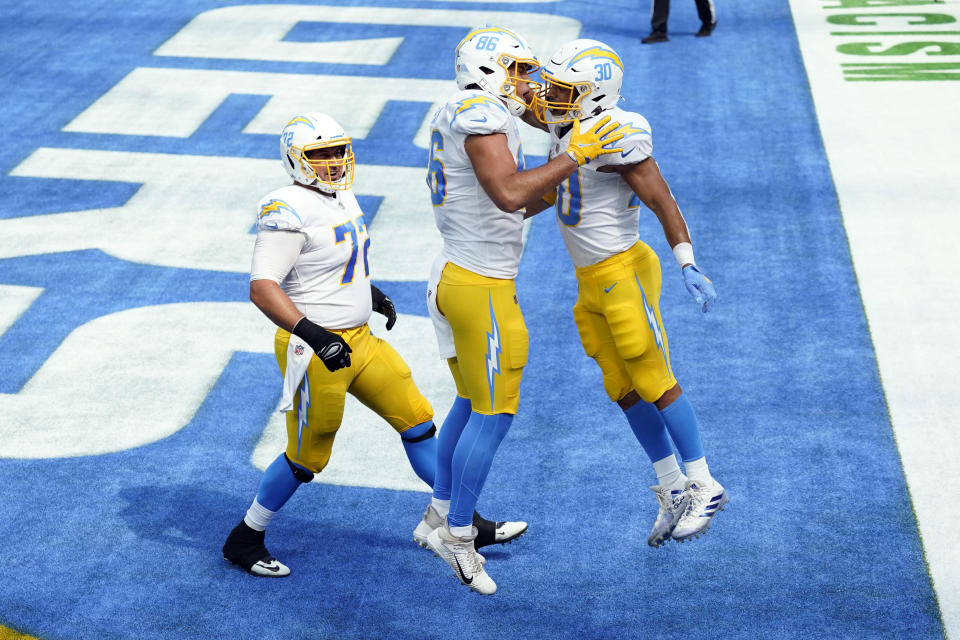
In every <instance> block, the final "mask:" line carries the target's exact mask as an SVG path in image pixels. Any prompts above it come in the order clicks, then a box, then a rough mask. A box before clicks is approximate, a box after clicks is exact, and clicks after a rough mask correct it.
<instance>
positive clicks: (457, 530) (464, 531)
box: [450, 524, 473, 538]
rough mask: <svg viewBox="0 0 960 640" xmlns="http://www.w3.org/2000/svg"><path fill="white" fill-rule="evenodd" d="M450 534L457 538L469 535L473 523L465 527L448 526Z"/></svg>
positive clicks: (470, 534)
mask: <svg viewBox="0 0 960 640" xmlns="http://www.w3.org/2000/svg"><path fill="white" fill-rule="evenodd" d="M450 534H451V535H455V536H457V537H458V538H464V537H469V536H472V535H473V525H472V524H468V525H467V526H465V527H450Z"/></svg>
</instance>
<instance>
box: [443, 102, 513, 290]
mask: <svg viewBox="0 0 960 640" xmlns="http://www.w3.org/2000/svg"><path fill="white" fill-rule="evenodd" d="M430 129H431V131H430V161H429V164H428V166H427V185H428V186H429V187H430V190H431V199H432V201H433V213H434V217H435V219H436V223H437V229H439V230H440V235H441V236H442V237H443V255H444V257H446V258H447V260H449V261H450V262H453V263H454V264H456V265H459V266H461V267H463V268H464V269H468V270H470V271H473V272H475V273H479V274H481V275H484V276H488V277H491V278H508V279H509V278H515V277H516V275H517V266H518V265H519V264H520V253H521V250H522V249H523V214H522V213H520V212H515V213H506V212H504V211H501V210H500V209H498V208H497V205H495V204H494V203H493V201H492V200H491V199H490V197H489V196H488V195H487V192H486V191H484V190H483V187H482V186H481V185H480V181H479V180H477V176H476V174H475V173H474V171H473V164H472V163H471V162H470V157H469V156H468V155H467V152H466V150H465V148H464V142H466V139H467V136H470V135H486V134H492V133H503V134H505V135H506V137H507V146H508V147H509V149H510V154H511V155H512V156H513V157H514V158H516V161H517V167H518V168H519V169H521V170H523V168H524V165H525V163H524V158H523V149H522V147H521V145H520V132H519V131H518V130H517V121H516V118H514V117H513V116H512V115H510V113H509V112H507V109H506V107H504V106H503V103H502V102H501V101H500V100H499V99H498V98H497V97H495V96H493V95H491V94H489V93H485V92H483V91H469V90H468V91H460V92H458V93H456V94H454V96H453V97H452V98H450V100H448V101H447V103H446V104H445V105H443V106H442V107H440V108H439V109H438V110H437V112H436V113H435V114H434V115H433V120H432V121H431V123H430Z"/></svg>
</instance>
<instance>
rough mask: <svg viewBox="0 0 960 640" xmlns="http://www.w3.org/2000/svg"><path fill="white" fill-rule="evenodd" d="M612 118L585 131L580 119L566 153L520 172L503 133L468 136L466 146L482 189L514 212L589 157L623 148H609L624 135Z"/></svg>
mask: <svg viewBox="0 0 960 640" xmlns="http://www.w3.org/2000/svg"><path fill="white" fill-rule="evenodd" d="M609 120H610V118H609V116H608V117H606V118H602V119H601V120H600V121H599V122H597V123H596V124H595V125H594V126H593V127H591V128H590V129H589V130H587V131H584V132H581V131H580V127H579V122H574V126H573V129H572V132H571V134H570V143H569V146H568V147H567V153H565V154H561V155H559V156H557V157H555V158H553V159H552V160H550V161H549V162H548V163H546V164H545V165H542V166H539V167H537V168H535V169H530V170H529V171H517V161H516V158H514V157H513V155H512V154H511V153H510V148H509V147H508V146H507V136H506V135H504V134H502V133H491V134H487V135H472V136H468V137H467V141H466V142H465V143H464V147H465V149H466V151H467V155H468V156H469V157H470V162H471V163H472V164H473V170H474V173H475V174H476V175H477V179H478V180H479V181H480V185H481V186H482V187H483V190H484V191H486V193H487V195H488V196H490V199H491V200H493V203H494V204H496V205H497V208H499V209H500V210H501V211H507V212H514V211H519V210H520V209H521V208H523V206H524V205H526V204H527V203H529V202H531V201H534V200H536V199H537V198H538V197H540V196H541V195H542V194H544V193H546V192H547V191H550V190H551V189H553V188H554V187H556V186H557V185H558V184H560V183H561V182H563V181H564V180H565V179H566V177H567V176H569V175H570V174H571V173H572V172H573V170H574V169H576V168H577V167H578V166H580V165H582V164H584V163H585V162H587V161H589V160H590V159H592V158H595V157H597V156H599V155H603V154H606V153H614V152H618V151H621V149H611V148H606V147H607V146H609V145H610V144H612V143H614V142H616V141H617V140H619V139H620V138H621V137H623V134H622V133H615V130H616V129H617V127H619V126H620V124H619V123H617V122H613V123H610V122H609Z"/></svg>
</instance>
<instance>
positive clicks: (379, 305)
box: [370, 285, 397, 331]
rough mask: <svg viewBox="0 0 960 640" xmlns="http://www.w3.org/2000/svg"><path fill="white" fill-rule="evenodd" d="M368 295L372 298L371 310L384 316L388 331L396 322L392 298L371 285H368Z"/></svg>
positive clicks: (395, 310)
mask: <svg viewBox="0 0 960 640" xmlns="http://www.w3.org/2000/svg"><path fill="white" fill-rule="evenodd" d="M370 296H371V297H372V298H373V310H374V311H376V312H377V313H379V314H382V315H384V316H386V318H387V331H390V329H393V325H395V324H396V323H397V309H396V308H395V307H394V306H393V300H391V299H390V298H388V297H387V294H385V293H384V292H383V291H380V289H377V288H376V287H375V286H373V285H370Z"/></svg>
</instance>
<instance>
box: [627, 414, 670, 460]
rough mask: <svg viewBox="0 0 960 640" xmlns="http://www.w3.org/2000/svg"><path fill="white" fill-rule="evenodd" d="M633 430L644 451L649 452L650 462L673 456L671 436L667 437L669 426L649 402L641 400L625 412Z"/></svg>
mask: <svg viewBox="0 0 960 640" xmlns="http://www.w3.org/2000/svg"><path fill="white" fill-rule="evenodd" d="M623 415H625V416H626V417H627V422H629V423H630V428H631V429H633V435H635V436H636V437H637V441H638V442H639V443H640V446H641V447H643V450H644V451H646V452H647V456H648V457H649V458H650V462H656V461H657V460H663V459H664V458H666V457H667V456H669V455H673V447H672V446H670V436H669V435H667V426H666V425H665V424H664V423H663V419H662V418H661V417H660V412H659V411H657V408H656V407H655V406H654V405H652V404H650V403H649V402H644V401H643V400H641V401H640V402H638V403H637V404H635V405H633V406H632V407H630V408H629V409H627V410H625V411H624V412H623Z"/></svg>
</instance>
